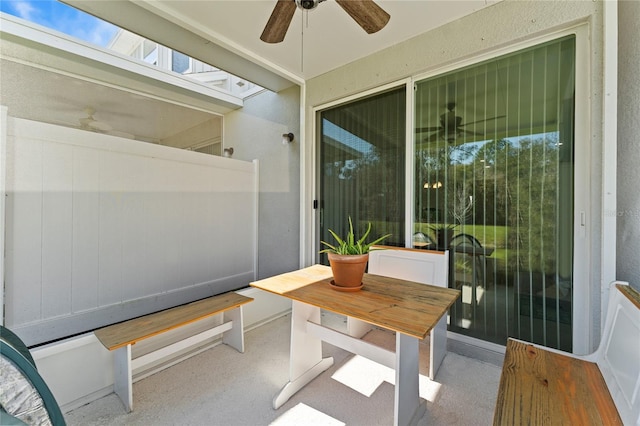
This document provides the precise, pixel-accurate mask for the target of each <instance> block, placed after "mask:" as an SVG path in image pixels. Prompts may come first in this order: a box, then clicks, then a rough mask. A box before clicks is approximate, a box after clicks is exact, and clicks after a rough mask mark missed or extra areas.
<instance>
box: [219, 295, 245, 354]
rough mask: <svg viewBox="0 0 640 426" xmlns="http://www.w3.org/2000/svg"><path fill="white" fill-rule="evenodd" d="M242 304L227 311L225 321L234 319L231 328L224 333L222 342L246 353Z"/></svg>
mask: <svg viewBox="0 0 640 426" xmlns="http://www.w3.org/2000/svg"><path fill="white" fill-rule="evenodd" d="M242 318H243V316H242V306H238V307H237V308H234V309H231V310H228V311H225V312H224V314H223V321H224V322H227V321H233V326H232V327H231V330H229V331H225V332H224V333H222V343H224V344H227V345H229V346H231V347H232V348H235V349H236V350H237V351H238V352H240V353H244V322H243V320H242Z"/></svg>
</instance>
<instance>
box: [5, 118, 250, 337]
mask: <svg viewBox="0 0 640 426" xmlns="http://www.w3.org/2000/svg"><path fill="white" fill-rule="evenodd" d="M9 120H10V123H9V124H10V125H9V129H10V131H9V133H8V138H7V168H6V187H7V188H6V189H7V200H6V232H5V238H6V241H5V243H6V259H5V262H4V268H5V289H4V290H5V291H4V299H5V300H4V301H5V314H6V316H5V325H6V326H7V327H9V328H11V329H12V330H13V331H14V332H15V333H16V334H18V335H19V336H20V337H21V338H22V339H23V340H24V341H25V343H26V344H27V345H29V346H31V345H34V344H39V343H43V342H47V341H52V340H54V339H58V338H61V337H67V336H71V335H73V334H77V333H81V332H84V331H87V330H91V329H94V328H97V327H100V326H103V325H106V324H110V323H114V322H118V321H121V320H124V319H127V318H131V317H134V316H138V315H142V314H145V313H148V312H154V311H157V310H160V309H164V308H167V307H171V306H175V305H178V304H182V303H187V302H190V301H193V300H196V299H200V298H203V297H207V296H211V295H214V294H219V293H222V292H225V291H229V290H234V289H238V288H243V287H246V286H248V284H249V282H250V281H252V280H253V279H254V278H255V269H254V268H255V239H256V237H255V235H256V209H257V206H256V202H257V194H256V184H257V180H256V164H255V163H252V162H245V161H237V160H230V159H226V158H221V157H214V156H210V155H203V154H197V153H195V152H190V151H185V150H179V149H174V148H167V147H162V146H157V145H153V144H147V143H140V142H133V141H129V140H126V139H121V138H116V137H113V136H108V135H102V134H96V133H91V132H84V131H80V130H76V129H70V128H65V127H60V126H52V125H48V124H44V123H38V122H32V121H27V120H21V119H12V118H9Z"/></svg>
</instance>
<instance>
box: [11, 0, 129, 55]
mask: <svg viewBox="0 0 640 426" xmlns="http://www.w3.org/2000/svg"><path fill="white" fill-rule="evenodd" d="M0 11H2V12H5V13H7V14H10V15H14V16H17V17H19V18H22V19H25V20H27V21H30V22H34V23H36V24H39V25H42V26H44V27H47V28H51V29H54V30H57V31H60V32H62V33H65V34H68V35H70V36H73V37H77V38H79V39H81V40H84V41H87V42H90V43H93V44H97V45H99V46H103V47H104V46H106V45H107V44H108V43H109V41H110V40H111V38H112V37H113V35H114V34H115V33H116V31H117V30H118V28H117V27H115V26H113V25H111V24H109V23H107V22H104V21H102V20H100V19H97V18H94V17H93V16H91V15H88V14H86V13H84V12H80V11H78V10H76V9H74V8H72V7H70V6H67V5H65V4H62V3H59V2H57V1H54V0H0Z"/></svg>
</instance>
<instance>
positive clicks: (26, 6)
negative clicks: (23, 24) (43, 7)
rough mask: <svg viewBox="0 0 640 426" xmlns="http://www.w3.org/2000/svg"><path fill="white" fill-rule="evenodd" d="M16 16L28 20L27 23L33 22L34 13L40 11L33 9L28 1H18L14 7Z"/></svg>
mask: <svg viewBox="0 0 640 426" xmlns="http://www.w3.org/2000/svg"><path fill="white" fill-rule="evenodd" d="M13 7H14V9H15V11H16V14H17V16H18V17H20V18H22V19H26V20H27V21H32V20H33V16H32V15H33V12H37V11H38V9H36V8H35V7H33V5H32V4H31V2H28V1H17V2H14V5H13Z"/></svg>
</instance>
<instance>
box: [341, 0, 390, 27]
mask: <svg viewBox="0 0 640 426" xmlns="http://www.w3.org/2000/svg"><path fill="white" fill-rule="evenodd" d="M336 2H337V3H338V4H339V5H340V6H341V7H342V8H343V9H344V10H345V12H347V13H348V14H349V16H351V17H352V18H353V19H354V20H355V21H356V22H357V23H358V25H360V26H361V27H362V29H363V30H365V31H366V32H367V33H368V34H373V33H375V32H378V31H380V30H381V29H383V28H384V26H385V25H387V22H389V18H391V16H390V15H389V14H388V13H387V12H385V11H384V9H382V8H381V7H380V6H378V5H377V4H375V3H374V2H373V0H336Z"/></svg>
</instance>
